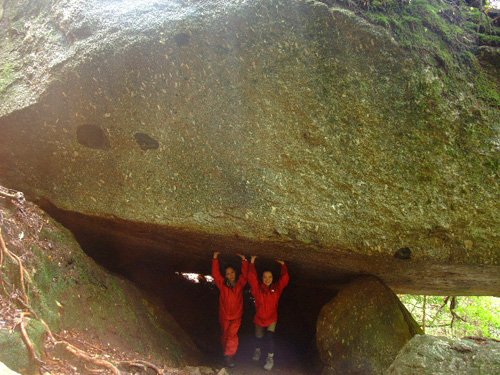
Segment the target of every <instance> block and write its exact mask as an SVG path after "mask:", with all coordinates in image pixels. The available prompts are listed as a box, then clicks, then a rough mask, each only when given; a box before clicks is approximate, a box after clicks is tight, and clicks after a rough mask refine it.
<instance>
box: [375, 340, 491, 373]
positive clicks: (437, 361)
mask: <svg viewBox="0 0 500 375" xmlns="http://www.w3.org/2000/svg"><path fill="white" fill-rule="evenodd" d="M499 372H500V342H499V341H497V340H491V339H485V338H476V339H467V338H465V339H460V340H459V339H450V338H447V337H436V336H429V335H417V336H415V337H414V338H413V339H411V340H410V341H409V342H408V343H407V344H406V345H405V347H404V348H403V349H402V350H401V352H400V353H399V354H398V356H397V358H396V360H395V361H394V363H393V364H392V365H391V366H390V367H389V369H388V370H387V371H386V372H385V373H384V374H385V375H399V374H401V375H402V374H410V373H411V374H418V375H427V374H429V375H430V374H434V375H441V374H443V375H444V374H458V375H465V374H467V375H482V374H498V373H499Z"/></svg>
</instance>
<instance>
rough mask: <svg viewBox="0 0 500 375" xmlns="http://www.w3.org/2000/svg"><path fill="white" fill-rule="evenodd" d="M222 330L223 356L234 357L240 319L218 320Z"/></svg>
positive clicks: (236, 348)
mask: <svg viewBox="0 0 500 375" xmlns="http://www.w3.org/2000/svg"><path fill="white" fill-rule="evenodd" d="M220 326H221V328H222V337H221V342H222V348H223V350H224V355H235V354H236V351H237V350H238V342H239V341H238V330H239V329H240V326H241V318H240V319H234V320H226V319H224V320H223V319H221V320H220Z"/></svg>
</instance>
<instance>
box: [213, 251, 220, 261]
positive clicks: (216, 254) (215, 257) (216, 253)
mask: <svg viewBox="0 0 500 375" xmlns="http://www.w3.org/2000/svg"><path fill="white" fill-rule="evenodd" d="M219 254H220V251H214V259H217V257H218V256H219Z"/></svg>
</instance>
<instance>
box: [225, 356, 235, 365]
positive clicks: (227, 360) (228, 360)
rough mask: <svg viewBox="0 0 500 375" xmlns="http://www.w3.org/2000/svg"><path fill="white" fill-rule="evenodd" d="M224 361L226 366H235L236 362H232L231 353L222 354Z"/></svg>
mask: <svg viewBox="0 0 500 375" xmlns="http://www.w3.org/2000/svg"><path fill="white" fill-rule="evenodd" d="M224 363H225V364H226V366H227V367H234V366H236V363H234V360H233V356H232V355H225V356H224Z"/></svg>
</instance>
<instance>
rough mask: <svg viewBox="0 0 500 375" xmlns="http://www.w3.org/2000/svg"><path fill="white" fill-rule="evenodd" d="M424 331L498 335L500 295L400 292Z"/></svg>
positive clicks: (494, 336) (460, 335)
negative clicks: (463, 295)
mask: <svg viewBox="0 0 500 375" xmlns="http://www.w3.org/2000/svg"><path fill="white" fill-rule="evenodd" d="M399 298H400V299H401V301H402V302H403V303H404V304H405V306H406V308H407V309H408V310H409V311H410V313H411V314H412V315H413V317H414V318H415V320H416V321H417V322H418V323H419V324H420V325H421V326H422V328H423V329H424V330H425V333H426V334H430V335H436V336H448V337H459V338H460V337H465V336H480V337H490V338H496V339H498V338H500V314H498V312H499V311H500V298H495V297H438V296H421V295H410V294H407V295H401V296H399Z"/></svg>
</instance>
